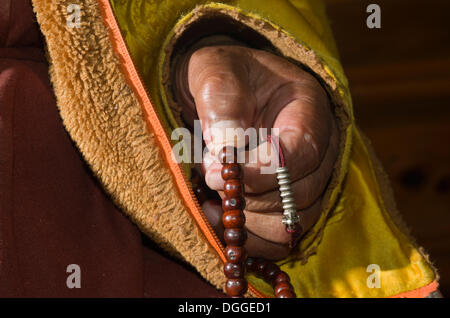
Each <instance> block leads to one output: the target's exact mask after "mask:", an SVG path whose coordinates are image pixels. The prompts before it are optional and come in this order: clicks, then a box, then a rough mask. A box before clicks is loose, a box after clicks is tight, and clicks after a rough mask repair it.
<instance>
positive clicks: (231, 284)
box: [225, 278, 248, 297]
mask: <svg viewBox="0 0 450 318" xmlns="http://www.w3.org/2000/svg"><path fill="white" fill-rule="evenodd" d="M225 288H226V291H227V294H228V295H230V296H232V297H236V296H242V295H243V294H245V292H247V288H248V284H247V281H246V280H245V279H242V278H236V279H235V278H232V279H228V280H227V283H226V287H225Z"/></svg>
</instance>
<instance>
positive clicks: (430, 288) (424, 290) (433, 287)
mask: <svg viewBox="0 0 450 318" xmlns="http://www.w3.org/2000/svg"><path fill="white" fill-rule="evenodd" d="M438 287H439V284H438V282H437V281H436V280H434V281H433V282H431V283H430V284H428V285H425V286H423V287H421V288H418V289H414V290H411V291H408V292H404V293H401V294H398V295H395V296H392V297H390V298H425V297H427V296H428V295H430V294H431V293H432V292H435V291H437V290H438Z"/></svg>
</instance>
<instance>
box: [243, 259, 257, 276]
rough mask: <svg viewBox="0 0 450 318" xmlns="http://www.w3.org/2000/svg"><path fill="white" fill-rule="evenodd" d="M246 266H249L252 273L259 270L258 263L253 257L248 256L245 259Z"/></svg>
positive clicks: (248, 269)
mask: <svg viewBox="0 0 450 318" xmlns="http://www.w3.org/2000/svg"><path fill="white" fill-rule="evenodd" d="M245 266H246V267H247V271H248V272H250V273H256V272H257V271H258V263H257V262H256V259H255V258H253V257H248V258H247V259H246V260H245Z"/></svg>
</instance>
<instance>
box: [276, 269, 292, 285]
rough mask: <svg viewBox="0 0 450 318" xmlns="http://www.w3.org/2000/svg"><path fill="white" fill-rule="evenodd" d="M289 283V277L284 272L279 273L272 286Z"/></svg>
mask: <svg viewBox="0 0 450 318" xmlns="http://www.w3.org/2000/svg"><path fill="white" fill-rule="evenodd" d="M290 281H291V279H290V278H289V275H288V274H286V273H285V272H280V273H279V274H278V275H277V276H276V277H275V280H274V282H273V284H274V285H278V284H280V283H283V282H286V283H289V282H290Z"/></svg>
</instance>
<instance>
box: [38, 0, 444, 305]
mask: <svg viewBox="0 0 450 318" xmlns="http://www.w3.org/2000/svg"><path fill="white" fill-rule="evenodd" d="M72 2H73V1H72V0H60V1H57V0H52V1H49V0H33V5H34V9H35V11H36V13H37V17H38V22H39V24H40V27H41V30H42V32H43V33H44V35H45V37H46V41H47V45H48V48H47V49H48V56H49V60H50V62H51V78H52V82H53V85H54V90H55V94H56V97H57V101H58V107H59V108H60V113H61V117H62V119H63V122H64V125H65V127H66V129H67V130H68V132H69V133H70V135H71V137H72V138H73V140H74V141H75V142H76V144H77V146H78V147H79V149H80V151H81V152H82V154H83V156H84V158H85V160H86V161H87V162H88V163H89V165H90V167H91V168H92V170H93V172H94V173H95V174H96V175H97V176H98V178H99V179H100V181H101V182H102V184H103V186H104V187H105V189H106V190H107V191H108V192H109V193H110V194H111V196H112V197H113V199H114V200H115V202H116V204H118V205H119V206H120V207H121V208H122V209H123V211H124V213H126V214H127V215H128V216H129V217H130V218H131V219H132V220H133V221H134V222H135V223H136V224H137V225H138V226H139V227H140V229H141V230H142V231H143V232H144V233H146V234H147V235H148V236H149V237H151V238H152V239H153V240H155V241H156V242H157V243H158V244H159V245H161V246H162V247H163V248H165V249H166V250H167V251H169V252H170V253H172V254H173V255H175V256H177V257H179V258H181V259H183V260H185V261H187V262H188V263H190V264H191V265H193V266H194V267H195V268H196V269H197V270H198V271H199V273H200V274H201V275H202V276H203V277H204V278H205V279H206V280H208V281H209V282H210V283H212V284H213V285H215V286H216V287H218V288H221V289H223V287H224V282H225V276H224V274H223V272H222V262H223V260H224V259H225V258H224V250H223V246H221V244H220V242H219V241H218V240H217V238H216V236H215V235H214V233H213V231H212V229H211V227H210V226H209V225H208V223H207V221H206V219H205V217H204V215H203V214H202V211H201V209H200V208H199V206H198V203H197V202H196V200H195V199H194V196H193V194H192V191H191V190H190V184H189V181H188V179H187V178H186V176H185V173H184V169H183V167H181V166H180V165H177V164H176V163H174V162H173V161H172V160H171V140H170V134H171V131H172V129H173V128H175V127H177V126H179V125H181V121H180V119H179V108H178V106H177V104H176V102H175V101H174V100H173V98H172V96H171V93H170V85H171V83H170V77H169V70H170V67H171V65H172V63H173V61H174V60H175V59H176V57H177V52H178V51H179V50H181V49H182V48H183V47H185V46H186V45H187V44H189V43H192V42H193V41H195V40H196V39H198V38H199V37H201V36H204V35H208V34H211V33H218V32H224V30H225V31H226V32H227V33H231V34H232V35H233V36H235V37H238V38H241V39H242V40H245V41H247V42H249V43H251V44H252V45H253V46H255V47H260V48H263V49H271V50H272V51H274V52H275V53H276V54H279V55H281V56H284V57H286V58H289V59H290V60H291V61H293V62H296V63H299V64H302V65H304V66H305V67H307V68H308V69H310V70H311V71H312V72H314V73H315V74H316V75H317V77H318V78H319V79H320V80H321V82H322V84H323V86H324V87H326V89H327V91H328V94H329V96H330V99H331V100H332V103H333V105H334V112H335V114H336V116H337V118H338V119H339V123H340V133H341V147H340V154H339V158H338V161H337V163H336V165H335V169H334V174H333V176H332V180H331V182H330V185H329V187H328V189H327V191H326V194H325V198H326V200H324V203H323V211H324V213H323V214H322V216H321V218H320V220H319V221H318V222H317V224H316V225H315V226H314V227H313V228H312V229H311V230H310V231H309V232H308V234H307V236H306V237H305V238H304V239H303V240H302V241H301V242H300V244H299V246H298V248H297V249H296V250H295V251H294V252H293V253H292V255H291V256H290V257H288V258H287V259H286V260H283V261H282V262H280V263H279V264H280V265H281V267H282V269H283V270H285V271H286V272H287V273H288V274H290V276H291V280H292V284H293V286H294V288H295V291H296V293H297V296H298V297H395V296H396V297H408V296H410V297H425V296H427V295H429V294H430V293H431V292H433V291H435V290H436V289H437V279H438V276H437V272H436V271H435V270H434V268H433V267H432V265H431V264H430V262H429V261H428V259H427V256H426V255H425V254H424V253H423V251H422V250H421V249H420V248H419V247H417V246H416V245H415V243H414V241H413V239H412V238H410V237H409V235H408V231H407V230H406V229H405V226H404V225H403V224H402V222H401V220H400V217H399V216H398V213H397V211H396V208H395V203H394V200H393V198H392V193H391V190H390V186H389V184H388V181H387V178H386V176H385V174H384V172H383V170H382V168H381V166H380V164H379V163H378V161H377V159H376V158H375V156H374V155H373V152H372V150H371V148H370V145H369V144H368V142H367V141H366V140H365V138H364V136H362V134H361V133H360V132H359V130H358V129H357V127H356V125H355V123H354V119H353V111H352V101H351V96H350V92H349V89H348V83H347V79H346V77H345V75H344V72H343V70H342V67H341V64H340V62H339V59H338V53H337V49H336V47H335V44H334V40H333V37H332V33H331V29H330V27H329V25H328V23H327V19H326V15H325V9H324V6H323V4H322V2H321V1H317V0H289V1H288V0H235V1H232V0H230V1H225V0H224V1H217V2H213V1H204V0H203V1H202V0H159V1H144V0H134V1H124V0H109V1H108V0H85V1H83V2H82V3H81V4H80V13H81V18H80V25H79V26H78V27H73V25H69V24H67V23H65V22H66V21H67V20H68V19H69V18H70V17H69V13H68V12H67V10H66V8H67V6H69V5H70V4H72ZM248 279H249V282H250V284H251V287H250V289H249V293H248V295H249V296H270V295H272V294H273V291H272V289H271V288H270V287H269V285H267V284H266V283H264V282H263V281H261V280H260V279H258V278H256V277H254V276H251V275H250V276H249V277H248ZM378 282H379V285H378Z"/></svg>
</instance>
